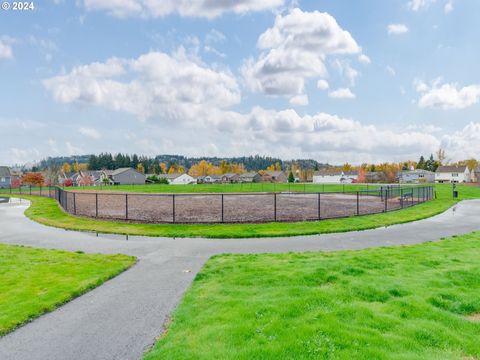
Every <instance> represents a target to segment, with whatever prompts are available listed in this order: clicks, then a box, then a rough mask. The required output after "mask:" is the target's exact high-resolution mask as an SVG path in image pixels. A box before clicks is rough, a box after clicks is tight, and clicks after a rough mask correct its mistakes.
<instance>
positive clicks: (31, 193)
mask: <svg viewBox="0 0 480 360" xmlns="http://www.w3.org/2000/svg"><path fill="white" fill-rule="evenodd" d="M30 195H32V185H30Z"/></svg>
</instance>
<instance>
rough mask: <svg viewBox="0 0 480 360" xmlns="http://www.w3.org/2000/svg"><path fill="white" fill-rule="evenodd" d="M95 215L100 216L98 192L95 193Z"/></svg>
mask: <svg viewBox="0 0 480 360" xmlns="http://www.w3.org/2000/svg"><path fill="white" fill-rule="evenodd" d="M95 217H98V193H97V192H96V193H95Z"/></svg>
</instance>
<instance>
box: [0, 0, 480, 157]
mask: <svg viewBox="0 0 480 360" xmlns="http://www.w3.org/2000/svg"><path fill="white" fill-rule="evenodd" d="M33 4H34V6H35V9H34V10H33V11H23V12H19V11H13V10H12V9H10V10H8V11H5V10H0V77H1V82H0V95H1V96H0V109H1V110H0V133H1V134H2V135H3V136H2V146H1V147H0V163H5V164H13V163H24V162H29V161H33V160H39V159H41V158H43V157H46V156H56V155H63V154H67V155H75V154H85V153H99V152H102V151H109V152H114V153H117V152H124V153H125V152H126V153H133V152H137V153H142V154H146V155H155V154H160V153H178V154H185V155H191V156H204V155H209V156H211V155H216V156H232V155H250V154H257V153H258V154H262V155H271V156H279V157H282V158H285V159H289V158H300V157H302V158H314V159H317V160H319V161H322V162H331V163H343V162H351V163H363V162H380V161H400V160H406V159H416V158H418V157H419V156H420V155H421V154H424V155H429V154H430V153H432V152H435V151H436V150H437V149H438V148H440V147H443V148H445V149H446V152H447V156H448V158H450V159H451V160H459V159H464V158H471V157H476V158H479V157H480V116H479V115H480V105H479V104H478V103H479V101H480V73H479V72H478V71H477V68H478V64H479V63H480V48H479V47H478V46H476V43H477V42H478V38H479V35H480V28H479V26H480V25H479V23H478V15H476V14H479V13H480V2H478V1H476V0H390V1H384V0H356V1H349V0H336V1H331V0H330V1H329V0H324V1H319V0H317V1H307V0H303V1H294V2H292V1H287V0H264V1H261V2H258V1H253V0H238V1H221V2H216V1H209V0H190V1H187V0H176V1H173V0H162V1H146V0H117V1H112V0H103V1H100V0H78V1H75V2H74V1H61V0H55V1H54V0H44V1H41V2H40V1H34V2H33Z"/></svg>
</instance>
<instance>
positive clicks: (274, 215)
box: [273, 193, 277, 221]
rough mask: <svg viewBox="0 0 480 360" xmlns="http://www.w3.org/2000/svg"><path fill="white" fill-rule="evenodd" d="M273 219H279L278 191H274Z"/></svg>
mask: <svg viewBox="0 0 480 360" xmlns="http://www.w3.org/2000/svg"><path fill="white" fill-rule="evenodd" d="M273 221H277V193H273Z"/></svg>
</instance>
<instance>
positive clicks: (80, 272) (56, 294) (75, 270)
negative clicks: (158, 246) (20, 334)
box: [0, 244, 135, 336]
mask: <svg viewBox="0 0 480 360" xmlns="http://www.w3.org/2000/svg"><path fill="white" fill-rule="evenodd" d="M134 262H135V259H134V258H133V257H130V256H125V255H99V254H88V255H87V254H83V253H71V252H66V251H58V250H45V249H33V248H30V247H23V246H14V245H2V244H0V336H2V335H4V334H6V333H7V332H9V331H12V330H14V329H15V328H17V327H18V326H20V325H22V324H24V323H25V322H28V321H30V320H32V319H34V318H36V317H38V316H40V315H41V314H43V313H45V312H48V311H51V310H53V309H55V308H56V307H57V306H59V305H62V304H64V303H65V302H67V301H69V300H71V299H73V298H75V297H77V296H79V295H81V294H83V293H85V292H87V291H88V290H90V289H93V288H94V287H96V286H98V285H100V284H102V283H103V282H105V281H106V280H108V279H110V278H112V277H114V276H115V275H117V274H119V273H120V272H121V271H123V270H125V269H127V268H128V267H130V266H131V265H133V264H134Z"/></svg>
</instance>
